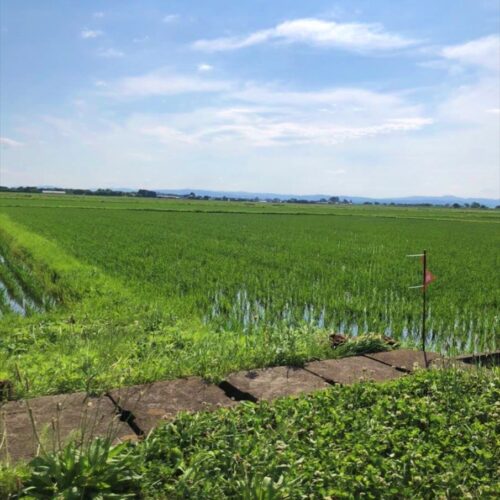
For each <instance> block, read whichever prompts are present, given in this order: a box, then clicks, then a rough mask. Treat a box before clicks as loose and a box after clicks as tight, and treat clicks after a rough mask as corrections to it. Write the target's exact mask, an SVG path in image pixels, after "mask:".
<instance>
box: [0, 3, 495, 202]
mask: <svg viewBox="0 0 500 500" xmlns="http://www.w3.org/2000/svg"><path fill="white" fill-rule="evenodd" d="M0 36H1V45H0V55H1V59H0V112H1V115H0V136H1V139H0V142H1V143H0V184H3V185H58V186H64V187H91V188H92V187H115V188H116V187H135V188H140V187H143V188H193V189H196V188H198V189H218V190H245V191H260V192H262V191H270V192H280V193H295V194H312V193H326V194H345V195H353V196H354V195H366V196H378V197H382V196H397V195H401V196H403V195H417V194H419V195H442V194H454V195H458V196H471V197H492V198H499V197H500V141H499V137H500V76H499V75H500V2H498V0H468V1H464V0H462V1H457V0H455V1H451V0H450V1H448V0H439V1H436V0H432V1H427V0H420V1H409V0H400V1H398V2H394V1H388V0H385V1H383V0H365V1H355V0H349V1H312V0H311V1H308V2H304V1H303V0H302V1H256V0H254V1H243V0H242V1H237V2H236V1H229V0H227V1H208V0H205V1H201V0H199V1H188V0H184V1H177V2H175V1H159V0H141V1H140V2H139V1H126V0H120V1H118V0H106V1H104V0H103V1H93V0H86V1H79V2H77V1H74V0H68V1H63V0H53V1H50V2H41V1H39V0H2V1H1V2H0Z"/></svg>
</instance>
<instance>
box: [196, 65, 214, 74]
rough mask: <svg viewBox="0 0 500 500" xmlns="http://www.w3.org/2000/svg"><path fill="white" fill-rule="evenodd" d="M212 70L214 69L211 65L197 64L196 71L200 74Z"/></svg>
mask: <svg viewBox="0 0 500 500" xmlns="http://www.w3.org/2000/svg"><path fill="white" fill-rule="evenodd" d="M213 69H214V67H213V66H212V65H211V64H206V63H202V64H198V71H199V72H200V73H206V72H208V71H212V70H213Z"/></svg>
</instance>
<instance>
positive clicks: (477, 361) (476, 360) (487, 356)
mask: <svg viewBox="0 0 500 500" xmlns="http://www.w3.org/2000/svg"><path fill="white" fill-rule="evenodd" d="M455 359H456V360H458V361H462V362H464V363H469V364H472V365H481V366H486V367H491V366H499V365H500V351H492V352H479V353H476V354H463V355H462V356H456V357H455Z"/></svg>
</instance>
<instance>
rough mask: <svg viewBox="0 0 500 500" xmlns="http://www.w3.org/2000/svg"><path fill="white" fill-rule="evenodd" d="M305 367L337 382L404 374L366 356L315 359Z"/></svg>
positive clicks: (384, 378)
mask: <svg viewBox="0 0 500 500" xmlns="http://www.w3.org/2000/svg"><path fill="white" fill-rule="evenodd" d="M305 368H306V370H308V371H310V372H312V373H314V374H315V375H318V376H319V377H323V378H324V379H325V380H328V381H331V382H333V383H336V384H353V383H355V382H361V381H362V380H368V381H376V382H382V381H385V380H392V379H396V378H399V377H401V376H403V375H404V373H403V372H400V371H398V370H396V369H394V368H393V367H391V366H387V365H385V364H383V363H380V362H378V361H375V360H373V359H370V358H365V357H364V356H354V357H350V358H341V359H327V360H324V361H314V362H312V363H307V364H306V366H305Z"/></svg>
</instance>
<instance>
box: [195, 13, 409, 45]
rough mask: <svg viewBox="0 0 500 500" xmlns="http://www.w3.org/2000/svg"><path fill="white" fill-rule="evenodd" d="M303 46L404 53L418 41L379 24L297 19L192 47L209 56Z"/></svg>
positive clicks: (203, 42) (199, 42) (200, 42)
mask: <svg viewBox="0 0 500 500" xmlns="http://www.w3.org/2000/svg"><path fill="white" fill-rule="evenodd" d="M273 40H276V41H283V42H302V43H307V44H311V45H315V46H320V47H340V48H344V49H350V50H358V51H371V50H391V49H402V48H405V47H409V46H411V45H415V44H416V43H418V42H417V41H416V40H412V39H409V38H405V37H403V36H400V35H398V34H394V33H389V32H387V31H385V30H384V29H383V27H382V26H381V25H379V24H363V23H337V22H335V21H325V20H322V19H315V18H303V19H295V20H292V21H285V22H283V23H281V24H278V25H277V26H275V27H274V28H271V29H266V30H261V31H256V32H254V33H251V34H250V35H247V36H236V37H224V38H216V39H212V40H198V41H196V42H194V44H193V47H194V48H195V49H198V50H204V51H207V52H216V51H224V50H236V49H241V48H244V47H250V46H252V45H258V44H261V43H264V42H268V41H273Z"/></svg>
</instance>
